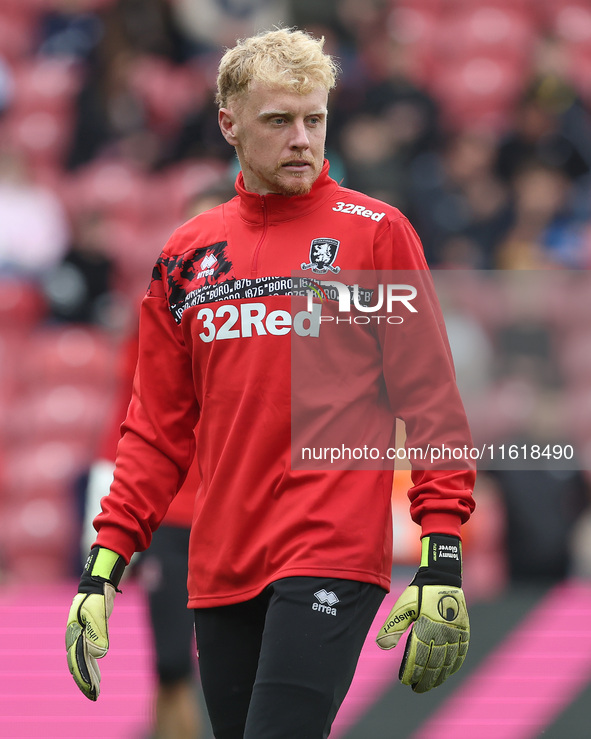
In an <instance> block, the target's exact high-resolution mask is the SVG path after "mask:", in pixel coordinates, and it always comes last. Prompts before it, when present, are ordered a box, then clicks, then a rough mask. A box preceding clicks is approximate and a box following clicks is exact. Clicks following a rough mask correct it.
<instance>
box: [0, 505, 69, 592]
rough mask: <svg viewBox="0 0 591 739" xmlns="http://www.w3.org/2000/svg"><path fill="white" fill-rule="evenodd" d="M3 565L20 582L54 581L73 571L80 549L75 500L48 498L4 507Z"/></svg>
mask: <svg viewBox="0 0 591 739" xmlns="http://www.w3.org/2000/svg"><path fill="white" fill-rule="evenodd" d="M0 519H1V523H0V539H1V541H2V546H1V556H2V560H3V565H4V566H5V567H6V569H7V571H8V572H9V574H10V577H12V578H14V579H15V580H16V581H18V582H20V583H23V582H25V583H31V582H35V581H43V582H51V581H56V580H60V579H63V578H64V577H66V576H67V575H68V574H69V570H70V562H71V561H72V558H73V556H74V555H75V553H76V552H77V546H76V541H77V526H76V521H75V514H74V508H73V506H72V505H71V502H70V503H69V504H68V503H58V502H57V501H53V500H48V499H45V498H36V499H32V500H27V501H25V502H24V503H20V504H19V503H14V502H13V503H10V504H7V505H3V506H2V507H1V508H0Z"/></svg>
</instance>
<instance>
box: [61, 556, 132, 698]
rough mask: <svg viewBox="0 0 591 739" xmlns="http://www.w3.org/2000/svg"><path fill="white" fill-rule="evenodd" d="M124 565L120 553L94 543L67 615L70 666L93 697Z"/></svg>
mask: <svg viewBox="0 0 591 739" xmlns="http://www.w3.org/2000/svg"><path fill="white" fill-rule="evenodd" d="M124 569H125V560H124V559H123V557H121V556H120V555H119V554H116V553H115V552H112V551H111V550H110V549H105V548H103V547H93V549H91V551H90V555H89V557H88V559H87V561H86V564H85V565H84V571H83V572H82V577H81V578H80V585H79V587H78V594H77V595H76V596H74V600H73V601H72V606H71V608H70V613H69V615H68V625H67V628H66V650H67V653H68V667H69V668H70V672H71V673H72V677H73V678H74V681H75V682H76V685H77V686H78V687H79V688H80V690H81V691H82V692H83V693H84V695H85V696H86V697H87V698H88V699H89V700H91V701H95V700H96V699H97V698H98V696H99V692H100V682H101V672H100V670H99V667H98V664H97V659H100V658H101V657H104V656H105V654H106V653H107V651H108V649H109V629H108V621H109V616H110V615H111V612H112V611H113V602H114V600H115V593H116V592H118V591H117V586H118V585H119V581H120V580H121V576H122V575H123V570H124Z"/></svg>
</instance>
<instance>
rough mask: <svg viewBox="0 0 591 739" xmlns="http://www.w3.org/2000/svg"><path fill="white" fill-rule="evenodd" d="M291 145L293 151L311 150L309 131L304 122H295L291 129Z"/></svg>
mask: <svg viewBox="0 0 591 739" xmlns="http://www.w3.org/2000/svg"><path fill="white" fill-rule="evenodd" d="M291 133H292V136H291V143H290V146H291V148H292V149H309V148H310V139H309V137H308V130H307V129H306V124H305V122H304V121H303V120H295V121H294V122H293V124H292V129H291Z"/></svg>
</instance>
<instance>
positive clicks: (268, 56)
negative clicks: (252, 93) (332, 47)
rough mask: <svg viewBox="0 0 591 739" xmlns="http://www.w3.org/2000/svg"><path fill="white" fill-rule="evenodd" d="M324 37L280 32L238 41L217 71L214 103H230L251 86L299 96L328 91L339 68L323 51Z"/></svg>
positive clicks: (228, 50)
mask: <svg viewBox="0 0 591 739" xmlns="http://www.w3.org/2000/svg"><path fill="white" fill-rule="evenodd" d="M323 46H324V37H322V38H319V39H318V38H314V36H311V35H310V34H308V33H305V32H304V31H299V30H296V29H290V28H282V29H278V30H275V31H267V32H264V33H260V34H257V35H256V36H251V37H250V38H247V39H241V40H239V41H238V42H237V43H236V46H234V47H233V48H231V49H227V50H226V52H225V54H224V55H223V57H222V59H221V61H220V65H219V68H218V78H217V95H216V102H217V103H218V105H219V106H220V107H226V106H227V105H228V102H229V100H231V99H232V98H234V97H235V96H237V95H240V94H241V93H244V92H246V91H247V90H248V87H249V85H250V83H251V82H254V81H257V82H261V83H263V84H266V85H269V86H273V87H275V86H277V87H283V88H287V89H289V90H292V91H294V92H297V93H299V94H302V95H306V94H308V93H309V92H311V91H312V90H313V89H314V88H315V87H324V88H326V90H327V91H328V90H331V89H332V88H333V87H334V86H335V83H336V78H337V74H338V71H339V69H338V65H337V63H336V62H335V61H334V59H333V58H332V57H331V56H329V55H328V54H325V53H324V51H323V50H322V49H323Z"/></svg>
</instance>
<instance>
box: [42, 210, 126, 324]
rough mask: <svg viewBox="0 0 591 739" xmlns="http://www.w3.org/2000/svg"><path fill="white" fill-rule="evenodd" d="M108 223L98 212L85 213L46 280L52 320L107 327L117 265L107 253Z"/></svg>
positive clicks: (44, 283)
mask: <svg viewBox="0 0 591 739" xmlns="http://www.w3.org/2000/svg"><path fill="white" fill-rule="evenodd" d="M105 229H106V222H105V220H104V217H103V215H102V214H101V213H99V212H82V213H81V214H79V215H78V217H77V219H76V221H75V223H74V229H73V230H74V233H73V238H72V240H71V242H70V245H69V248H68V251H67V252H66V254H65V256H64V258H63V259H62V261H61V262H60V263H59V264H57V265H56V266H55V268H54V269H52V270H50V271H49V272H48V274H47V275H46V276H45V278H44V280H43V287H44V290H45V294H46V298H47V302H48V305H49V312H50V317H52V318H54V319H56V320H59V321H68V322H74V323H94V324H101V325H104V326H108V324H109V308H110V306H111V305H112V303H113V292H112V291H113V286H114V273H115V263H114V261H113V259H112V258H111V257H110V256H109V255H108V253H107V249H106V243H107V242H106V239H107V238H108V235H107V233H106V230H105Z"/></svg>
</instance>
